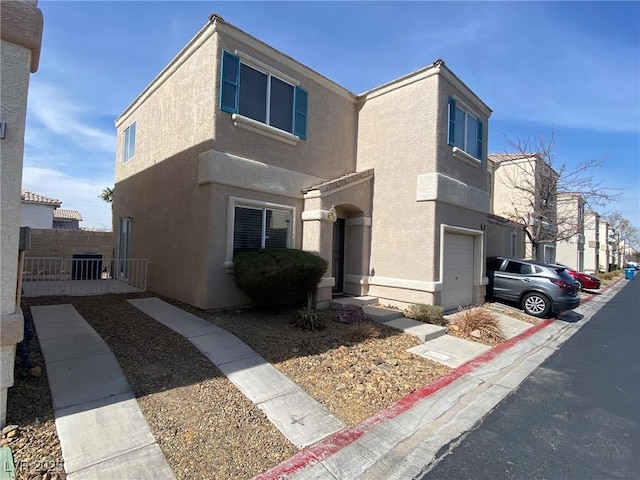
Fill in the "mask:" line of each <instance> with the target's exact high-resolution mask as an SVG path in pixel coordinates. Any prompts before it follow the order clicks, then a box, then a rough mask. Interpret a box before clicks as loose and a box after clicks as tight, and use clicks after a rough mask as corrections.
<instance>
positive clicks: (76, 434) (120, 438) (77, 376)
mask: <svg viewBox="0 0 640 480" xmlns="http://www.w3.org/2000/svg"><path fill="white" fill-rule="evenodd" d="M31 313H32V315H33V321H34V324H35V327H36V331H37V334H38V340H39V341H40V348H41V350H42V355H43V357H44V361H45V365H46V369H47V378H48V380H49V388H50V391H51V400H52V403H53V410H54V415H55V419H56V420H55V422H56V430H57V431H58V438H59V439H60V445H61V447H62V456H63V457H64V469H65V472H66V473H67V478H68V479H69V480H89V479H107V480H108V479H121V478H136V479H172V478H175V477H174V475H173V472H172V471H171V469H170V468H169V465H168V463H167V461H166V459H165V458H164V455H163V454H162V451H161V450H160V447H159V446H158V444H157V443H156V441H155V439H154V437H153V435H152V434H151V431H150V430H149V426H148V425H147V422H146V420H145V418H144V416H143V415H142V412H141V411H140V408H139V407H138V403H137V402H136V400H135V397H134V395H133V393H132V392H131V389H130V387H129V384H128V382H127V380H126V378H125V377H124V374H123V373H122V370H121V369H120V365H119V364H118V362H117V360H116V358H115V356H114V355H113V353H112V352H111V350H110V349H109V347H108V346H107V344H106V343H105V342H104V341H103V340H102V338H101V337H100V336H99V335H98V334H97V333H96V331H95V330H94V329H93V328H91V326H90V325H89V324H88V323H87V322H86V321H85V320H84V319H83V318H82V317H81V316H80V314H79V313H78V312H77V311H76V309H75V308H74V307H73V306H72V305H50V306H42V307H32V308H31Z"/></svg>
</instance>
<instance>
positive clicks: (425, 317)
mask: <svg viewBox="0 0 640 480" xmlns="http://www.w3.org/2000/svg"><path fill="white" fill-rule="evenodd" d="M404 316H405V317H407V318H413V319H414V320H418V321H419V322H425V323H432V324H434V325H440V326H442V327H444V326H445V325H447V320H446V319H445V318H444V309H443V308H442V307H440V306H438V305H426V304H424V303H414V304H412V305H409V308H407V309H406V310H405V311H404Z"/></svg>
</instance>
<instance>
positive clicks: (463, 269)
mask: <svg viewBox="0 0 640 480" xmlns="http://www.w3.org/2000/svg"><path fill="white" fill-rule="evenodd" d="M473 239H474V237H473V236H471V235H460V234H457V233H447V234H445V236H444V261H443V263H444V266H443V269H444V270H443V278H442V283H443V285H442V306H443V307H444V309H445V310H450V309H455V308H458V306H460V305H470V304H471V303H473V269H474V268H473V267H474V256H473Z"/></svg>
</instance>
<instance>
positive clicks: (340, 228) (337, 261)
mask: <svg viewBox="0 0 640 480" xmlns="http://www.w3.org/2000/svg"><path fill="white" fill-rule="evenodd" d="M331 260H332V262H331V268H332V271H333V278H335V279H336V284H335V285H334V286H333V293H342V290H343V285H344V218H339V219H337V220H336V221H335V223H334V224H333V255H332V256H331Z"/></svg>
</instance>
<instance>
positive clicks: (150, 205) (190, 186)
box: [113, 142, 224, 306]
mask: <svg viewBox="0 0 640 480" xmlns="http://www.w3.org/2000/svg"><path fill="white" fill-rule="evenodd" d="M210 148H211V142H208V143H205V144H201V145H199V146H196V147H193V148H191V149H188V150H186V151H184V152H181V153H179V154H177V155H174V156H173V157H171V158H167V159H166V160H164V161H162V162H159V163H157V164H156V165H154V166H152V167H149V168H147V169H146V170H144V171H142V172H140V173H138V174H136V175H132V176H130V177H128V178H125V179H124V180H121V181H119V182H117V183H116V185H115V195H114V203H113V218H114V224H115V227H114V231H115V232H118V231H119V228H118V227H119V226H118V221H119V219H120V218H123V217H131V218H132V220H131V240H130V257H131V258H146V259H149V260H150V261H151V265H150V267H149V288H150V289H151V290H152V291H155V292H158V293H160V294H164V295H167V296H170V297H171V298H175V299H177V300H181V301H184V302H187V303H189V304H191V305H197V306H200V305H202V304H203V299H204V298H205V296H206V290H207V273H208V271H207V268H206V266H207V265H208V263H209V255H210V253H209V252H211V250H212V236H211V230H212V229H213V228H214V227H212V218H213V202H212V198H213V187H212V185H203V186H201V187H199V186H198V181H197V180H198V177H197V174H198V168H197V167H198V155H199V154H200V153H201V152H202V151H205V150H208V149H210ZM223 227H224V226H223Z"/></svg>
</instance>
